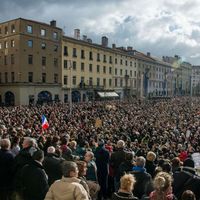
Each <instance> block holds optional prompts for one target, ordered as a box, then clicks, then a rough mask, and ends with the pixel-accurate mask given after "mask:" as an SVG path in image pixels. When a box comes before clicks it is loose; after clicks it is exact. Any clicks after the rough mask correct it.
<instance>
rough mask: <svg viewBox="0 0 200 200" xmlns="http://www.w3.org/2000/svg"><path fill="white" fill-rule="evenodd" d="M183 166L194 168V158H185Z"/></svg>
mask: <svg viewBox="0 0 200 200" xmlns="http://www.w3.org/2000/svg"><path fill="white" fill-rule="evenodd" d="M183 166H185V167H192V168H194V160H192V159H191V158H187V159H186V160H184V162H183Z"/></svg>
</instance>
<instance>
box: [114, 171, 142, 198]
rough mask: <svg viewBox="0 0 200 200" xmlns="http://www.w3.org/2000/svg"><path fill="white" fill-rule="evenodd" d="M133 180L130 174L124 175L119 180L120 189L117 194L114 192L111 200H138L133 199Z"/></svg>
mask: <svg viewBox="0 0 200 200" xmlns="http://www.w3.org/2000/svg"><path fill="white" fill-rule="evenodd" d="M135 182H136V180H135V178H134V176H132V175H131V174H125V175H124V176H122V177H121V178H120V188H119V190H118V192H115V193H114V194H113V196H112V200H123V199H130V200H137V199H138V198H137V197H135V196H134V195H133V193H132V191H133V190H134V185H135Z"/></svg>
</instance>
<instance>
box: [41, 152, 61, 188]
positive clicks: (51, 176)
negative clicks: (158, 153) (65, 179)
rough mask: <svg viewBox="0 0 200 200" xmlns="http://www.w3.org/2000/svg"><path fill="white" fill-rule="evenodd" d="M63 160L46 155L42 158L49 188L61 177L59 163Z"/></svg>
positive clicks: (51, 154) (53, 155) (52, 155)
mask: <svg viewBox="0 0 200 200" xmlns="http://www.w3.org/2000/svg"><path fill="white" fill-rule="evenodd" d="M63 160H64V159H61V158H57V157H56V155H55V154H53V153H48V154H47V156H46V157H45V158H44V161H43V167H44V170H45V172H46V173H47V175H48V183H49V186H50V185H51V184H52V183H53V182H54V181H55V180H59V179H61V177H62V170H61V163H62V161H63Z"/></svg>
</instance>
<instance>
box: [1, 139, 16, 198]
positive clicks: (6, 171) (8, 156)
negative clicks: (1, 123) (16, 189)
mask: <svg viewBox="0 0 200 200" xmlns="http://www.w3.org/2000/svg"><path fill="white" fill-rule="evenodd" d="M10 146H11V144H10V140H9V139H1V140H0V177H1V178H0V199H2V200H3V199H4V200H11V194H12V192H13V171H12V167H13V163H14V155H13V154H12V153H11V151H10Z"/></svg>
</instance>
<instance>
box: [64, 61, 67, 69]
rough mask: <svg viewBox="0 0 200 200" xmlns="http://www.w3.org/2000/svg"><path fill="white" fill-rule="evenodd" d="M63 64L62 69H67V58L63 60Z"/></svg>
mask: <svg viewBox="0 0 200 200" xmlns="http://www.w3.org/2000/svg"><path fill="white" fill-rule="evenodd" d="M63 65H64V69H67V60H64V63H63Z"/></svg>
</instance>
